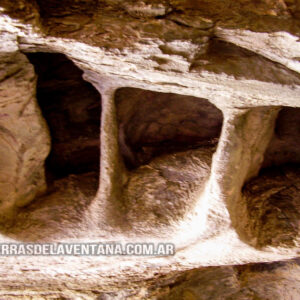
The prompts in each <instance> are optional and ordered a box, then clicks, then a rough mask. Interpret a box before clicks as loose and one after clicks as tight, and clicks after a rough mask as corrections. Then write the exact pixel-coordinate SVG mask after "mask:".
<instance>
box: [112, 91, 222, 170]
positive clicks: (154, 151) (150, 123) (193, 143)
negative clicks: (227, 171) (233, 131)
mask: <svg viewBox="0 0 300 300" xmlns="http://www.w3.org/2000/svg"><path fill="white" fill-rule="evenodd" d="M115 101H116V107H117V119H118V128H119V145H120V151H121V154H122V156H123V158H124V161H125V164H126V166H127V167H128V168H129V169H134V168H137V167H139V166H141V165H144V164H147V163H148V162H149V161H151V159H152V158H153V157H156V156H159V155H161V154H166V153H173V152H177V151H184V150H188V149H195V148H201V147H207V146H214V145H216V144H217V142H218V138H219V136H220V132H221V127H222V122H223V115H222V112H221V111H220V110H219V109H218V108H216V107H215V106H214V105H213V104H211V103H210V102H209V101H208V100H206V99H201V98H196V97H191V96H184V95H177V94H171V93H159V92H153V91H147V90H142V89H136V88H121V89H119V90H117V92H116V95H115Z"/></svg>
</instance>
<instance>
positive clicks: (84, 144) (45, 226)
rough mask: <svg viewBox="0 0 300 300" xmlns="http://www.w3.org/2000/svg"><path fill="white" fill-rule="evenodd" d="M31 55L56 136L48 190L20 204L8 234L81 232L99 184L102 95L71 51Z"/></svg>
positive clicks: (46, 236) (37, 236)
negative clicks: (89, 80) (69, 53)
mask: <svg viewBox="0 0 300 300" xmlns="http://www.w3.org/2000/svg"><path fill="white" fill-rule="evenodd" d="M27 57H28V59H29V61H30V62H31V63H32V64H33V65H34V68H35V72H36V74H37V75H38V80H37V93H36V94H37V100H38V104H39V106H40V108H41V112H42V115H43V116H44V119H45V120H46V122H47V124H48V128H49V131H50V136H51V151H50V154H49V156H48V157H47V159H46V162H45V170H46V177H47V183H48V184H47V185H48V191H47V193H46V194H44V195H42V196H41V197H39V198H37V199H36V201H33V202H32V203H30V204H29V205H28V206H26V207H23V208H22V210H20V212H19V213H18V215H17V217H16V219H15V221H14V226H13V227H12V228H11V229H10V230H9V232H8V233H7V234H8V235H10V236H13V237H14V238H17V239H20V240H26V241H43V240H51V239H52V238H54V239H64V238H66V237H68V236H72V237H74V236H81V235H82V234H84V232H85V231H86V230H88V226H89V225H88V222H87V221H86V218H85V216H86V213H87V211H88V209H89V206H90V203H91V202H92V200H93V199H94V198H95V195H96V192H97V189H98V185H99V172H100V171H99V169H100V114H101V95H100V94H99V93H98V91H97V90H96V89H95V88H94V87H93V86H92V85H91V84H90V83H88V82H86V81H84V80H83V79H82V74H83V72H82V71H81V70H80V69H79V68H78V67H77V66H75V64H74V63H73V62H72V61H71V60H69V59H68V58H67V57H66V56H65V55H63V54H54V53H31V54H27ZM62 224H64V225H63V226H62Z"/></svg>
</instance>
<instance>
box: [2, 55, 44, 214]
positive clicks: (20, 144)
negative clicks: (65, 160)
mask: <svg viewBox="0 0 300 300" xmlns="http://www.w3.org/2000/svg"><path fill="white" fill-rule="evenodd" d="M0 76H1V78H0V140H1V141H0V207H1V212H2V216H3V213H4V214H5V213H7V214H8V213H9V212H13V211H14V209H15V208H16V207H21V206H24V205H26V204H27V203H29V202H30V201H32V200H33V199H34V198H35V197H36V196H37V195H39V194H40V193H42V192H44V191H45V189H46V184H45V174H44V168H43V165H44V160H45V158H46V156H47V155H48V152H49V149H50V147H49V146H50V145H49V144H50V141H49V135H48V129H47V126H46V123H45V121H44V120H43V118H42V116H41V113H40V110H39V107H38V105H37V103H36V98H35V93H36V90H35V86H36V76H35V74H34V72H33V68H32V66H31V65H30V64H29V62H28V60H27V59H26V57H25V56H24V55H23V54H21V53H19V52H17V51H15V52H12V53H8V54H6V53H1V75H0ZM7 216H8V215H6V217H7Z"/></svg>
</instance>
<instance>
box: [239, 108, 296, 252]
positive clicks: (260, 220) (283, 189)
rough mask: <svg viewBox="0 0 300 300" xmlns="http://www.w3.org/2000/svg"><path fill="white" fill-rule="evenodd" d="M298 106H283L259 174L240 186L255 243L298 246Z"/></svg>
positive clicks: (257, 244)
mask: <svg viewBox="0 0 300 300" xmlns="http://www.w3.org/2000/svg"><path fill="white" fill-rule="evenodd" d="M299 140H300V108H290V107H285V108H283V109H282V110H281V111H280V112H279V114H278V117H277V120H276V124H275V130H274V134H273V137H272V139H271V142H270V144H269V146H268V148H267V150H266V152H265V157H264V162H263V165H262V169H261V170H260V173H259V175H258V176H257V177H256V178H254V179H252V180H251V181H250V182H248V183H247V184H246V185H245V186H244V188H243V197H244V199H245V201H246V205H247V210H248V216H249V218H248V219H249V224H248V230H249V232H250V234H251V236H253V237H254V239H255V243H256V246H258V247H264V246H269V245H272V246H289V247H291V246H299V241H300V239H299V233H300V226H299V224H300V223H299V220H300V180H299V178H300V177H299V175H300V167H299V166H300V148H299Z"/></svg>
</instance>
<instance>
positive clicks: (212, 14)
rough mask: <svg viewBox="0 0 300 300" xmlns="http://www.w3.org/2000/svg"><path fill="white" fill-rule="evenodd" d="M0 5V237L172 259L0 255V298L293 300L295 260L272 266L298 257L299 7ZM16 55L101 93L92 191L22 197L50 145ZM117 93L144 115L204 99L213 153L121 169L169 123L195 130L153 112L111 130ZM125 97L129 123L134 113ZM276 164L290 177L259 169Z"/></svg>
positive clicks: (84, 183) (116, 122)
mask: <svg viewBox="0 0 300 300" xmlns="http://www.w3.org/2000/svg"><path fill="white" fill-rule="evenodd" d="M0 9H1V15H0V64H1V69H0V79H2V80H0V109H1V110H0V197H1V200H2V204H1V206H0V209H1V213H2V214H3V215H7V214H8V213H9V212H13V211H15V212H17V215H16V216H15V218H14V219H13V220H14V223H11V224H7V226H6V228H5V229H4V228H2V227H1V235H0V241H1V242H2V241H32V242H33V241H34V242H39V241H43V242H44V241H48V242H50V241H76V242H78V241H81V242H87V241H88V242H89V241H99V240H101V241H123V242H126V241H127V242H136V241H142V242H145V241H149V242H166V241H167V242H172V243H174V244H175V246H176V250H177V253H176V255H175V256H170V257H154V258H153V257H128V256H121V257H81V256H78V257H76V256H74V257H9V258H5V257H0V268H1V274H3V276H2V277H1V278H0V286H1V291H0V295H1V296H3V297H4V299H13V298H15V299H18V298H19V299H30V298H32V299H53V298H54V299H57V298H69V299H298V298H299V288H298V286H299V282H298V281H299V280H298V277H299V266H298V260H297V259H295V260H291V261H290V262H287V263H283V262H278V261H282V260H290V259H292V258H295V257H298V255H299V248H298V246H299V224H298V223H299V203H298V202H299V201H298V198H299V187H298V185H299V182H298V175H297V174H298V171H299V166H298V165H297V164H298V154H299V152H298V150H297V149H298V147H297V142H295V141H297V140H299V131H297V130H298V129H297V128H298V127H297V126H298V125H297V124H298V123H297V122H296V121H295V120H297V119H298V118H299V115H298V109H299V107H300V85H299V83H300V81H299V80H300V77H299V72H300V68H299V57H300V46H299V36H300V30H299V1H293V0H288V1H282V0H274V1H273V0H272V1H269V0H264V1H248V0H239V1H230V0H224V1H208V0H203V1H190V0H184V1H177V0H171V1H159V0H153V1H150V0H144V1H119V0H107V1H96V0H89V1H81V0H79V1H72V0H64V1H58V0H41V1H36V2H35V1H29V0H28V1H25V0H18V1H14V2H12V1H8V0H4V1H2V2H1V4H0ZM22 52H24V53H28V52H58V53H62V54H65V55H66V56H67V57H68V58H69V59H70V60H72V61H73V62H74V63H75V64H76V65H77V66H78V67H79V68H80V69H81V70H82V71H83V73H84V75H83V77H84V80H86V81H88V82H90V83H92V84H93V86H94V87H95V88H96V89H97V90H98V92H99V93H100V94H101V99H102V112H101V128H99V131H100V138H101V149H100V151H101V157H100V175H99V182H98V184H97V179H96V178H97V176H98V175H95V174H94V173H89V174H81V175H72V174H71V175H70V176H68V177H66V178H63V179H57V180H55V182H54V186H53V190H51V189H50V190H48V193H47V194H45V195H43V196H42V197H38V198H37V197H36V196H38V195H39V193H40V192H42V191H45V180H44V166H43V165H44V161H45V158H46V156H47V154H48V152H49V150H50V147H49V141H50V137H49V135H48V133H47V127H46V124H45V120H44V119H43V118H42V117H41V113H40V111H39V108H38V106H37V105H36V100H35V88H36V87H35V75H34V72H33V67H32V66H31V65H30V64H29V62H28V61H27V59H26V58H25V55H24V54H23V53H22ZM122 88H125V91H126V90H127V92H128V91H129V90H130V89H132V90H136V89H139V90H141V91H151V93H153V94H154V96H153V97H154V98H153V103H154V102H155V93H172V94H177V97H178V99H179V100H178V101H181V102H182V103H184V102H185V101H186V97H190V96H192V97H195V101H197V100H196V99H199V98H201V99H207V100H208V101H209V102H210V103H211V105H214V106H215V107H217V108H218V109H219V110H220V111H221V112H222V114H223V116H224V119H223V123H222V130H221V134H220V137H219V139H218V140H217V141H216V142H217V143H214V145H213V146H214V147H209V148H205V147H202V148H201V147H198V146H199V145H198V146H197V147H196V149H190V148H184V149H181V150H182V151H181V152H180V153H179V152H178V153H169V152H168V153H166V154H164V155H162V156H160V157H157V158H154V159H153V156H152V154H153V153H154V152H155V151H154V152H153V153H152V150H153V149H150V150H149V149H148V150H147V149H146V150H147V151H149V152H147V151H146V152H147V153H148V154H149V153H150V154H151V155H149V161H147V160H145V159H144V158H143V159H141V160H140V161H139V163H137V164H136V165H135V166H133V167H137V168H136V169H134V168H133V169H132V170H129V169H127V168H126V157H127V159H129V160H132V161H136V160H137V157H141V153H142V151H133V150H134V149H133V148H134V147H136V148H138V146H139V145H138V143H140V142H141V141H142V138H144V137H146V139H147V138H149V139H150V137H151V138H152V139H155V137H157V135H158V137H159V138H161V137H162V136H163V137H167V139H171V138H170V137H172V136H173V137H174V132H175V131H176V130H175V129H174V127H176V126H179V125H178V124H181V126H182V128H181V129H180V130H179V131H180V132H182V135H184V136H185V138H186V136H189V135H191V134H194V133H195V132H197V126H198V127H203V126H204V125H203V124H206V123H205V122H204V123H201V122H198V120H197V122H196V121H195V116H193V117H192V114H191V113H190V112H187V113H186V114H187V115H190V114H191V120H189V119H188V118H187V117H186V118H185V120H183V122H182V123H180V122H181V121H182V120H181V119H180V117H179V116H180V115H181V114H182V112H180V113H177V114H176V113H174V114H175V117H174V118H170V119H169V118H167V117H166V118H162V117H161V116H160V115H159V114H155V113H153V115H154V116H155V118H156V122H154V121H153V122H152V124H151V126H150V124H148V123H147V122H148V120H149V118H148V117H149V115H151V114H152V111H151V109H147V110H145V111H144V114H145V117H143V114H141V116H140V117H139V118H138V122H131V121H132V120H129V121H128V120H127V121H128V122H129V123H130V122H131V124H134V126H135V127H136V129H135V128H131V130H126V126H125V125H124V119H122V118H120V112H119V111H118V109H120V107H119V106H118V103H117V102H118V101H116V100H117V97H116V95H117V94H118V92H119V91H120V89H122ZM142 93H143V92H142ZM126 97H128V101H132V102H133V103H134V105H131V106H132V107H131V108H130V109H132V110H133V111H134V109H135V108H136V107H141V106H142V101H141V102H139V101H137V102H135V101H134V99H133V97H131V96H130V93H129V92H128V93H127V94H126V93H125V98H126ZM99 98H100V97H99ZM83 101H84V99H83ZM129 106H130V105H129ZM163 106H168V103H167V101H166V103H164V105H163ZM178 106H179V105H178ZM153 107H154V109H155V105H153ZM171 107H172V106H171V105H170V107H169V108H168V109H169V111H168V115H170V114H171V112H170V108H171ZM175 107H177V105H175ZM282 107H285V108H284V109H282V110H281V111H280V109H281V108H282ZM292 108H297V109H296V110H295V111H294V112H293V113H292V114H287V117H285V118H282V111H286V110H288V111H289V110H290V109H292ZM126 109H127V108H126V105H125V108H124V106H123V107H122V108H121V110H122V112H124V110H126ZM160 109H161V110H162V111H163V107H161V108H160ZM156 110H158V108H156ZM195 110H197V109H196V108H195ZM171 111H172V113H173V112H174V111H175V112H176V110H172V109H171ZM129 113H131V112H130V111H129V112H128V114H129ZM278 113H279V114H278ZM277 115H278V117H277ZM126 116H127V114H125V119H126ZM202 117H203V118H208V119H209V118H211V119H213V121H212V122H209V121H207V124H208V125H209V124H210V125H211V124H217V123H218V126H220V124H219V123H220V122H217V119H218V117H217V116H216V115H214V114H213V115H209V114H208V115H202ZM129 119H130V118H129ZM163 119H165V120H163ZM158 120H159V122H158ZM174 120H179V121H178V122H177V121H175V122H173V121H174ZM205 120H206V119H205ZM218 120H219V119H218ZM278 120H279V121H278ZM190 121H192V122H190ZM276 122H277V123H276ZM278 122H279V123H280V122H282V124H283V126H279V127H278V126H277V124H278ZM170 123H172V126H171V124H170ZM177 123H178V124H177ZM191 123H192V124H191ZM145 124H148V125H149V128H148V129H147V130H148V131H147V130H144V129H143V128H144V127H146V126H144V125H145ZM174 124H176V126H175V125H174ZM195 124H196V126H195ZM148 125H147V126H148ZM204 127H205V126H204ZM208 127H209V126H208ZM295 128H296V129H295ZM200 129H201V128H199V130H200ZM278 129H279V131H278ZM294 129H295V130H294ZM143 130H144V131H143ZM208 131H210V130H209V128H208ZM212 131H213V130H212ZM218 133H219V131H218ZM278 133H279V134H278ZM128 134H129V135H130V136H131V137H134V138H133V139H132V140H130V139H128ZM218 136H219V134H218ZM141 137H142V138H141ZM159 138H158V140H159ZM128 140H130V142H129V143H128ZM159 141H160V142H161V140H159ZM185 141H186V140H185ZM148 146H149V145H148ZM202 146H203V145H202ZM211 146H212V145H211ZM141 147H147V145H146V146H145V144H143V145H142V146H141ZM151 147H154V148H155V147H157V145H154V146H153V145H151ZM188 147H190V145H189V146H188ZM155 149H156V148H155ZM138 150H139V149H138ZM156 150H157V149H156ZM169 150H170V149H169ZM177 150H178V149H177ZM177 150H176V151H177ZM143 151H144V150H143ZM176 151H174V152H176ZM137 153H139V155H137ZM147 153H146V154H147ZM157 153H158V154H161V153H162V152H159V151H158V152H157ZM124 157H125V159H124ZM283 163H294V164H295V165H294V166H292V167H291V168H286V167H283V169H282V170H284V171H283V173H281V174H277V172H278V170H277V171H276V172H266V173H264V172H265V171H266V170H264V168H265V167H272V166H274V165H281V164H283ZM133 165H134V164H133ZM34 199H35V200H36V201H33V200H34ZM274 199H275V200H276V201H275V200H274ZM30 202H32V203H30ZM24 205H25V207H22V206H24ZM17 207H18V210H16V208H17ZM282 216H284V218H283V217H282ZM262 262H273V263H272V264H271V265H269V264H261V263H262ZM249 263H259V264H258V265H254V266H252V265H250V266H249V265H246V264H249ZM237 265H239V266H237ZM245 265H246V266H245ZM191 269H195V270H191Z"/></svg>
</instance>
